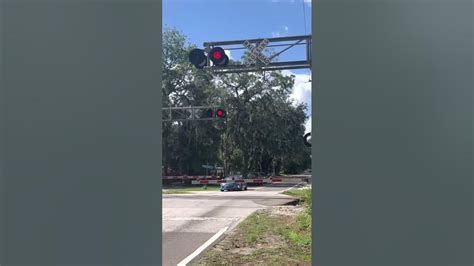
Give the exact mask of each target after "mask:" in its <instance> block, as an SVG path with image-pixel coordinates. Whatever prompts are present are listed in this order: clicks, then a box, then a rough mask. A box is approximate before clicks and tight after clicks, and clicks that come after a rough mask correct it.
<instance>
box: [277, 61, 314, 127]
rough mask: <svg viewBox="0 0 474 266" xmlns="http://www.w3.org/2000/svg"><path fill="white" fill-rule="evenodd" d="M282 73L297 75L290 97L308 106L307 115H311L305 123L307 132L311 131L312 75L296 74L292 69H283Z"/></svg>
mask: <svg viewBox="0 0 474 266" xmlns="http://www.w3.org/2000/svg"><path fill="white" fill-rule="evenodd" d="M282 74H283V75H285V76H291V75H294V76H295V84H294V85H293V92H292V93H291V95H290V97H291V99H293V100H294V101H295V103H305V104H306V106H307V109H306V115H307V116H309V118H308V120H307V121H306V123H305V128H306V132H309V131H311V91H312V90H311V85H312V83H311V81H310V79H311V75H310V74H295V73H293V72H291V71H290V70H283V71H282Z"/></svg>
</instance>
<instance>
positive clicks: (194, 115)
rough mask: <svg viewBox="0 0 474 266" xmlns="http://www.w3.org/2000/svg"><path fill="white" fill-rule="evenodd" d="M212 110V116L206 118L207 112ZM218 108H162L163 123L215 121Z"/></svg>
mask: <svg viewBox="0 0 474 266" xmlns="http://www.w3.org/2000/svg"><path fill="white" fill-rule="evenodd" d="M209 109H211V110H212V116H211V117H206V112H207V111H208V110H209ZM217 109H218V107H213V106H188V107H165V108H162V114H163V122H171V121H185V120H214V119H216V117H215V113H216V110H217Z"/></svg>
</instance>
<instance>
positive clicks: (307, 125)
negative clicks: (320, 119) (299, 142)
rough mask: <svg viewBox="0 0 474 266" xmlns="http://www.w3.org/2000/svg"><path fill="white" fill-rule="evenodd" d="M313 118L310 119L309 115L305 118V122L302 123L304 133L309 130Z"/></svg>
mask: <svg viewBox="0 0 474 266" xmlns="http://www.w3.org/2000/svg"><path fill="white" fill-rule="evenodd" d="M312 120H313V119H311V117H309V118H308V120H306V123H305V124H304V128H305V130H304V133H305V134H306V133H308V132H311V122H312Z"/></svg>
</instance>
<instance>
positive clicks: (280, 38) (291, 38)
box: [203, 35, 311, 47]
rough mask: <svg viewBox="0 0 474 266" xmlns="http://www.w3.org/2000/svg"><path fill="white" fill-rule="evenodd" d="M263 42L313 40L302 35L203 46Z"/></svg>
mask: <svg viewBox="0 0 474 266" xmlns="http://www.w3.org/2000/svg"><path fill="white" fill-rule="evenodd" d="M263 40H268V41H269V42H285V41H297V40H311V35H301V36H290V37H275V38H259V39H249V40H235V41H220V42H205V43H204V44H203V45H204V47H206V46H217V45H219V46H220V45H235V44H243V43H244V42H246V41H248V42H251V43H255V42H261V41H263Z"/></svg>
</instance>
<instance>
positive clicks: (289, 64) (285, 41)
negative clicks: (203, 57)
mask: <svg viewBox="0 0 474 266" xmlns="http://www.w3.org/2000/svg"><path fill="white" fill-rule="evenodd" d="M264 40H266V42H267V43H268V45H267V46H266V47H286V48H284V49H283V50H281V51H279V52H277V53H275V54H273V55H271V56H270V57H269V59H270V60H271V59H273V58H275V57H276V56H278V55H280V54H282V53H283V52H286V51H288V50H289V49H291V48H293V47H295V46H297V45H304V46H305V58H304V59H302V60H293V61H279V62H271V61H270V62H269V63H268V64H258V63H252V64H236V65H231V64H229V65H226V66H209V65H210V64H209V63H210V60H209V57H208V64H207V66H205V67H204V70H207V71H209V72H211V73H214V74H228V73H240V72H256V71H272V70H284V69H301V68H311V35H301V36H289V37H276V38H259V39H250V40H232V41H219V42H205V43H204V44H203V46H204V47H205V50H206V51H208V50H210V49H211V48H212V47H216V46H219V47H222V48H223V49H225V50H241V49H247V47H246V46H245V45H244V44H245V43H251V44H253V45H256V46H258V45H259V44H260V43H261V42H262V41H264Z"/></svg>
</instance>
